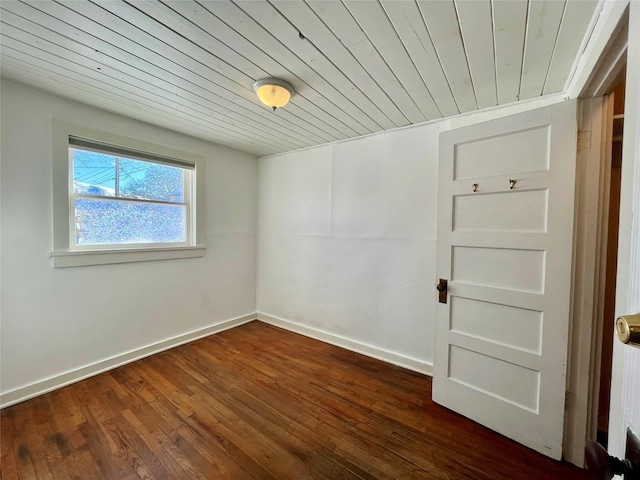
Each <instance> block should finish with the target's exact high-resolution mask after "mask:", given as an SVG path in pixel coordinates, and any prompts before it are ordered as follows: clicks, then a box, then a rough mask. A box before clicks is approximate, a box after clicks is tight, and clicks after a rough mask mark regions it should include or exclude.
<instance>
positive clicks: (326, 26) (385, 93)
mask: <svg viewBox="0 0 640 480" xmlns="http://www.w3.org/2000/svg"><path fill="white" fill-rule="evenodd" d="M303 1H304V3H305V4H306V5H307V7H308V8H309V9H310V10H311V11H312V12H313V14H314V15H315V16H316V18H317V19H318V20H319V21H320V23H322V25H324V27H325V28H326V29H327V30H328V31H329V32H330V33H331V35H333V37H334V38H335V39H336V40H337V41H338V42H339V43H340V45H342V46H343V48H344V49H345V51H346V52H348V53H349V55H350V56H351V58H352V59H353V61H354V62H355V63H357V64H358V66H359V67H360V68H361V69H362V71H363V72H364V73H365V74H367V76H368V77H369V78H370V79H371V81H372V82H373V83H374V84H375V85H376V86H377V87H378V88H379V89H380V91H381V92H382V93H383V95H385V96H386V97H387V98H388V99H389V101H390V102H391V103H392V104H393V106H394V107H396V109H397V110H398V111H399V112H400V114H401V115H402V116H403V117H404V118H405V120H406V121H407V122H408V123H409V124H411V123H412V122H411V120H409V118H408V117H407V115H406V114H405V113H404V111H403V110H402V108H400V106H399V105H398V104H397V103H396V102H395V101H394V100H393V99H392V98H391V97H390V96H389V94H388V93H387V91H386V90H385V89H384V88H382V86H381V85H380V84H379V83H378V82H377V81H376V79H375V78H374V77H373V76H372V75H371V73H370V72H369V70H367V68H366V67H365V66H364V65H362V63H361V62H360V60H359V59H358V58H357V57H356V56H355V55H354V54H353V52H351V50H350V49H349V48H348V47H347V46H346V45H345V44H344V43H342V41H341V40H340V38H338V36H337V35H336V33H335V32H334V31H333V29H332V28H331V27H329V25H327V24H326V23H325V22H324V20H323V19H322V18H320V17H319V16H318V14H317V13H316V11H315V10H314V9H313V7H311V6H310V5H309V2H308V0H303ZM367 98H369V97H367ZM371 101H372V102H373V100H371ZM393 123H395V122H393Z"/></svg>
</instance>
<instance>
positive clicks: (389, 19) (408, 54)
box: [378, 0, 444, 118]
mask: <svg viewBox="0 0 640 480" xmlns="http://www.w3.org/2000/svg"><path fill="white" fill-rule="evenodd" d="M378 4H379V5H380V8H382V11H383V12H384V15H385V17H386V18H387V21H388V22H389V25H390V26H391V28H392V29H393V31H394V32H395V34H396V37H398V40H400V43H401V44H402V48H403V49H404V51H405V53H406V54H407V57H408V58H409V60H410V61H411V65H413V68H414V69H415V71H416V73H417V74H418V77H420V81H422V84H423V85H424V88H425V89H426V91H427V93H428V94H429V97H431V101H432V102H433V104H434V105H435V107H436V109H437V110H438V113H439V114H440V118H442V117H443V116H444V115H443V114H442V110H440V106H439V105H438V102H436V99H435V98H434V97H433V94H432V93H431V90H430V89H429V86H428V85H427V81H426V80H425V79H424V77H423V76H422V73H421V72H420V69H419V68H418V67H417V65H416V62H415V61H414V59H413V56H412V55H411V54H410V53H409V51H408V50H407V47H406V46H405V44H404V42H403V41H402V38H401V37H400V34H399V33H398V29H397V28H396V26H395V25H394V24H393V21H392V20H391V18H390V17H389V13H388V12H387V10H386V9H385V8H384V4H383V3H382V2H381V0H378ZM418 108H420V107H418ZM420 111H422V110H420ZM425 117H426V115H425Z"/></svg>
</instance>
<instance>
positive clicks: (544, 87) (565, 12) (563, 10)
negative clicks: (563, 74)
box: [540, 0, 568, 95]
mask: <svg viewBox="0 0 640 480" xmlns="http://www.w3.org/2000/svg"><path fill="white" fill-rule="evenodd" d="M567 5H568V1H567V0H565V1H564V7H563V9H562V17H561V19H560V25H558V31H557V32H556V38H555V41H554V42H553V51H552V52H551V58H550V59H549V65H548V66H547V72H546V74H545V76H544V81H543V82H542V88H541V90H540V95H543V94H544V91H545V89H546V88H547V81H548V80H549V74H550V73H551V65H553V59H554V58H555V56H556V51H557V50H558V40H559V39H560V31H561V30H562V25H563V24H564V22H565V19H566V18H565V17H566V14H567Z"/></svg>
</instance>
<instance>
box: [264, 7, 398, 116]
mask: <svg viewBox="0 0 640 480" xmlns="http://www.w3.org/2000/svg"><path fill="white" fill-rule="evenodd" d="M267 2H268V3H269V4H270V5H271V6H272V7H273V8H274V10H276V11H277V12H278V14H280V15H281V16H282V18H283V19H284V20H285V21H286V22H287V23H289V24H290V25H291V26H292V27H293V28H294V29H296V30H297V31H298V32H299V33H300V35H302V36H304V40H305V41H306V42H308V43H309V44H310V45H311V46H312V47H313V48H314V49H315V50H316V51H317V52H318V53H320V54H321V55H322V56H323V57H324V58H325V60H326V61H327V62H329V63H330V64H331V65H332V66H333V67H334V68H335V69H336V70H337V71H338V72H340V74H341V75H342V76H343V77H344V78H345V79H346V80H347V81H348V82H350V83H351V85H353V86H354V87H355V88H356V89H357V90H358V91H359V92H360V93H361V94H362V96H363V97H364V98H366V99H367V101H368V102H370V103H371V105H372V106H373V108H374V109H376V110H377V111H378V112H380V114H381V115H382V116H384V117H385V118H386V119H387V120H388V121H389V123H391V124H392V125H395V122H394V121H393V120H391V119H390V118H389V117H388V115H387V114H386V113H385V112H384V111H383V110H382V109H381V108H380V107H378V105H377V104H376V103H375V102H374V101H373V100H371V99H370V98H369V97H368V96H367V94H366V93H365V92H364V91H362V89H361V88H360V87H359V86H358V85H357V84H356V83H354V82H353V81H352V80H351V78H350V77H349V76H348V75H347V74H346V73H345V72H344V71H343V70H342V69H341V68H340V67H338V65H336V64H335V63H334V62H333V60H331V59H330V58H329V57H327V56H326V55H325V54H324V52H323V51H322V50H320V48H318V47H317V46H316V44H315V43H313V41H311V39H309V37H307V36H305V35H304V34H303V33H302V30H300V29H299V28H298V26H297V25H295V24H294V23H293V22H292V21H291V20H289V19H288V18H287V17H286V16H285V15H284V14H283V13H282V12H281V11H280V10H279V9H278V7H277V6H275V5H274V4H273V3H272V2H271V1H270V0H267ZM305 5H307V6H308V4H307V3H306V2H305ZM313 13H314V14H315V12H313ZM352 103H353V102H352ZM358 108H360V107H358ZM360 110H362V109H361V108H360ZM363 113H364V114H365V115H366V116H367V117H369V119H370V120H371V121H373V122H375V123H376V124H378V122H377V120H375V119H374V118H372V117H371V115H369V114H368V113H366V112H364V111H363ZM378 126H379V127H380V128H382V125H379V124H378Z"/></svg>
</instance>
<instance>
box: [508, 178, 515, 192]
mask: <svg viewBox="0 0 640 480" xmlns="http://www.w3.org/2000/svg"><path fill="white" fill-rule="evenodd" d="M515 186H516V181H515V180H511V179H509V189H510V190H513V187H515Z"/></svg>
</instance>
